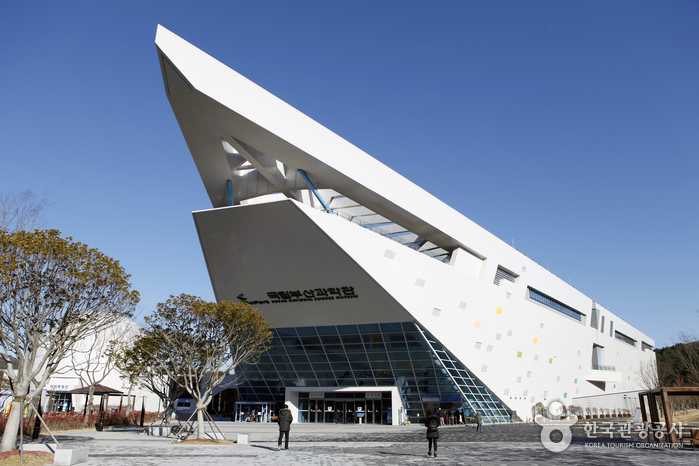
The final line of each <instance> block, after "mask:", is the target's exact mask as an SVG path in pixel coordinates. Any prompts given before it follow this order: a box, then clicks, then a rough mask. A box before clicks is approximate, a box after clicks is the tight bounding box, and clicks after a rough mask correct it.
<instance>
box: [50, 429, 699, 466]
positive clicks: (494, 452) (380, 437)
mask: <svg viewBox="0 0 699 466" xmlns="http://www.w3.org/2000/svg"><path fill="white" fill-rule="evenodd" d="M218 425H219V427H220V428H221V430H222V431H223V432H224V434H225V435H226V437H227V438H228V439H231V440H235V439H236V438H237V434H238V433H248V434H250V444H249V445H223V446H218V445H213V446H194V445H183V444H173V443H172V439H171V438H163V437H151V436H147V435H145V434H143V433H142V429H113V430H108V431H104V432H95V431H82V432H74V433H69V434H62V435H60V436H59V438H58V439H59V441H60V442H65V443H64V447H69V446H71V445H76V446H86V447H89V449H90V454H89V461H88V463H86V464H87V465H88V466H91V465H95V466H96V465H105V466H117V465H118V466H123V465H145V466H150V465H153V466H155V465H173V466H198V465H238V464H240V465H243V464H244V465H250V464H252V463H259V464H262V463H265V464H269V463H271V462H274V461H277V460H281V461H283V464H284V466H293V465H314V466H316V465H317V466H327V465H350V466H353V465H357V466H359V465H377V466H384V465H386V466H388V465H404V464H408V465H410V464H416V465H417V464H423V463H424V462H425V461H430V462H434V463H441V464H450V465H451V464H458V465H474V466H475V465H500V464H506V465H507V466H517V465H555V464H585V465H586V466H597V465H599V466H603V465H604V466H608V465H610V464H614V465H615V466H616V465H648V466H650V465H657V464H663V465H668V466H673V465H696V464H698V463H699V450H698V451H696V452H692V451H672V450H650V449H647V448H636V447H638V446H639V445H640V446H644V445H645V446H648V445H649V444H646V443H645V441H643V440H641V439H639V438H638V437H637V436H635V437H632V438H631V439H622V438H619V434H615V435H613V438H611V439H610V438H605V439H602V438H587V435H586V433H585V431H584V429H583V427H582V425H580V424H579V425H577V426H574V427H573V428H572V432H573V440H572V443H571V445H570V446H569V447H568V448H567V449H566V450H565V451H563V452H561V453H553V452H550V451H548V450H547V449H545V448H544V447H543V446H542V444H541V440H540V436H541V430H542V429H541V427H540V426H537V425H502V426H486V427H484V428H483V432H482V433H478V432H476V431H475V429H473V428H470V427H465V426H446V427H441V428H440V441H439V456H438V457H437V458H434V459H433V458H428V457H427V442H426V440H425V428H424V427H421V426H416V425H412V426H401V427H393V426H371V425H369V426H356V425H353V426H343V425H334V424H330V425H328V424H297V423H296V424H292V430H291V436H290V439H291V442H290V444H289V447H290V449H289V450H288V451H280V452H278V451H276V444H277V435H278V432H277V426H276V425H274V424H257V423H231V422H220V423H218ZM607 437H609V436H608V435H607ZM552 438H554V440H556V438H555V436H553V437H552ZM559 438H560V436H559ZM49 441H50V439H49V438H42V442H49ZM593 443H594V444H597V445H594V446H593V445H592V444H593Z"/></svg>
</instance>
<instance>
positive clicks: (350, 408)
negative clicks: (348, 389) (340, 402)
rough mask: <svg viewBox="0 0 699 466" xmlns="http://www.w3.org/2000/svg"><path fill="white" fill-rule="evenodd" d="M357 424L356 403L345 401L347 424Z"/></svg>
mask: <svg viewBox="0 0 699 466" xmlns="http://www.w3.org/2000/svg"><path fill="white" fill-rule="evenodd" d="M355 422H357V419H356V417H355V415H354V401H345V424H353V423H355Z"/></svg>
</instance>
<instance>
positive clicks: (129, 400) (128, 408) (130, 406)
mask: <svg viewBox="0 0 699 466" xmlns="http://www.w3.org/2000/svg"><path fill="white" fill-rule="evenodd" d="M132 391H133V382H131V384H130V385H129V396H127V397H126V399H127V400H128V401H127V402H126V416H127V417H128V416H129V415H131V411H132V410H133V406H132V405H131V392H132Z"/></svg>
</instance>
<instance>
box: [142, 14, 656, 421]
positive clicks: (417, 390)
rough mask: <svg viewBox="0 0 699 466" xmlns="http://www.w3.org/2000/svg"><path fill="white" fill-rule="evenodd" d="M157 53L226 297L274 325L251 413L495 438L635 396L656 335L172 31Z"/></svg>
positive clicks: (199, 223)
mask: <svg viewBox="0 0 699 466" xmlns="http://www.w3.org/2000/svg"><path fill="white" fill-rule="evenodd" d="M156 44H157V47H158V55H159V59H160V64H161V68H162V73H163V80H164V83H165V91H166V94H167V97H168V99H169V101H170V104H171V106H172V109H173V111H174V113H175V116H176V118H177V121H178V123H179V125H180V128H181V130H182V133H183V135H184V138H185V140H186V142H187V145H188V147H189V150H190V152H191V154H192V157H193V159H194V162H195V164H196V166H197V169H198V170H199V174H200V176H201V179H202V181H203V183H204V187H205V189H206V190H207V193H208V194H209V198H210V200H211V203H212V206H213V208H211V209H207V210H202V211H198V212H195V213H194V220H195V224H196V228H197V231H198V234H199V238H200V241H201V246H202V250H203V253H204V256H205V259H206V263H207V267H208V270H209V274H210V278H211V282H212V285H213V288H214V292H215V294H216V298H217V299H218V300H238V299H242V300H247V301H248V302H250V303H252V304H254V305H255V306H256V307H258V308H259V309H261V311H262V313H263V315H264V317H265V318H266V319H267V320H268V321H269V322H270V323H272V324H274V326H275V327H274V329H275V330H274V331H275V337H276V338H275V344H274V347H273V348H272V350H271V351H270V352H269V354H267V355H264V356H263V358H262V360H261V361H260V363H259V364H258V365H256V366H249V367H246V368H245V382H244V383H242V384H241V385H240V387H239V388H240V392H241V396H242V397H243V399H245V400H251V401H260V402H284V401H285V402H287V403H289V404H290V405H291V407H292V410H293V411H294V412H295V417H296V418H297V419H300V420H302V421H304V420H305V421H309V422H332V421H336V420H338V417H339V418H340V421H341V422H358V419H359V418H362V417H363V420H365V421H368V422H382V423H393V424H396V423H398V422H399V420H400V419H401V417H402V416H404V415H406V414H407V415H408V416H409V417H410V419H411V420H416V419H417V415H418V414H420V416H424V411H425V410H426V409H427V408H428V407H437V406H442V407H444V408H445V409H449V410H456V411H460V410H463V412H465V413H473V412H476V411H478V412H480V413H481V414H482V415H483V417H484V419H486V420H487V421H490V422H498V421H503V420H507V419H509V418H510V417H512V416H515V415H516V416H519V417H521V418H527V417H531V407H532V406H533V405H534V404H535V403H537V402H539V401H541V402H542V403H544V404H547V403H548V402H550V401H551V400H553V399H560V400H561V401H563V402H564V403H566V404H570V400H572V398H574V397H581V396H591V395H597V394H605V393H613V392H615V391H619V392H622V391H629V390H634V389H638V388H641V387H639V385H638V380H637V376H636V371H638V369H639V367H641V366H642V365H643V364H644V363H649V362H650V361H653V360H654V357H655V355H654V353H653V352H652V351H650V349H651V348H652V347H653V345H654V342H653V340H652V339H651V338H650V337H648V336H647V335H644V334H643V333H641V332H640V331H638V330H637V329H635V328H634V327H633V326H632V325H631V324H629V323H627V322H625V321H623V320H622V319H621V318H619V317H618V316H616V315H614V314H613V313H611V312H610V311H609V310H607V309H605V308H603V307H602V306H600V305H599V304H597V303H595V302H594V301H593V300H592V299H590V298H589V297H587V296H585V295H584V294H582V293H581V292H579V291H578V290H576V289H575V288H574V287H572V286H570V285H569V284H568V283H566V282H564V281H563V280H561V279H560V278H558V277H557V276H555V275H553V274H552V273H550V272H549V271H548V270H546V269H545V268H544V267H542V266H540V265H539V264H537V263H536V262H534V261H533V260H532V259H530V258H528V257H526V256H525V255H523V254H521V253H520V252H518V251H517V250H515V249H514V248H512V247H511V246H509V245H508V244H506V243H504V242H503V241H501V240H500V239H498V238H496V237H495V236H494V235H492V234H491V233H489V232H487V231H486V230H484V229H483V228H481V227H480V226H478V225H476V224H475V223H474V222H472V221H471V220H469V219H468V218H466V217H465V216H463V215H462V214H461V213H459V212H457V211H455V210H454V209H452V208H451V207H449V206H448V205H446V204H445V203H443V202H442V201H440V200H439V199H436V198H435V197H434V196H432V195H431V194H429V193H427V192H426V191H424V190H423V189H421V188H419V187H418V186H416V185H415V184H413V183H411V182H410V181H408V180H407V179H405V178H403V177H402V176H400V175H399V174H397V173H396V172H394V171H393V170H391V169H390V168H388V167H386V166H385V165H383V164H382V163H381V162H379V161H378V160H376V159H374V158H373V157H371V156H370V155H368V154H366V153H365V152H363V151H362V150H360V149H358V148H357V147H355V146H353V145H352V144H351V143H349V142H347V141H346V140H344V139H342V138H341V137H340V136H338V135H336V134H334V133H333V132H331V131H330V130H328V129H326V128H325V127H323V126H321V125H320V124H319V123H317V122H315V121H313V120H312V119H310V118H309V117H308V116H306V115H304V114H302V113H301V112H299V111H298V110H296V109H294V108H293V107H291V106H289V105H288V104H286V103H285V102H283V101H282V100H280V99H278V98H277V97H275V96H273V95H272V94H270V93H268V92H267V91H265V90H264V89H262V88H260V87H259V86H257V85H256V84H254V83H253V82H251V81H249V80H247V79H246V78H244V77H243V76H241V75H239V74H238V73H236V72H235V71H233V70H232V69H230V68H228V67H226V66H225V65H223V64H222V63H220V62H218V61H216V60H215V59H214V58H212V57H210V56H209V55H207V54H206V53H204V52H202V51H201V50H199V49H197V48H196V47H194V46H193V45H191V44H189V43H188V42H186V41H184V40H183V39H181V38H179V37H178V36H176V35H174V34H173V33H171V32H170V31H168V30H167V29H165V28H163V27H160V26H159V27H158V32H157V37H156ZM370 411H371V413H370ZM363 412H364V413H366V415H365V416H364V415H362V413H363Z"/></svg>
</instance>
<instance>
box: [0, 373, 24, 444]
mask: <svg viewBox="0 0 699 466" xmlns="http://www.w3.org/2000/svg"><path fill="white" fill-rule="evenodd" d="M15 387H17V391H16V392H15V393H16V396H19V397H23V396H25V395H26V394H27V392H28V391H29V387H22V386H21V385H20V386H17V385H15ZM21 420H22V406H21V402H20V401H19V399H18V398H14V399H13V400H12V405H11V406H10V414H9V415H8V416H7V423H6V424H5V433H3V434H2V443H0V452H1V451H12V450H14V449H15V448H17V433H18V432H19V423H20V422H21Z"/></svg>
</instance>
